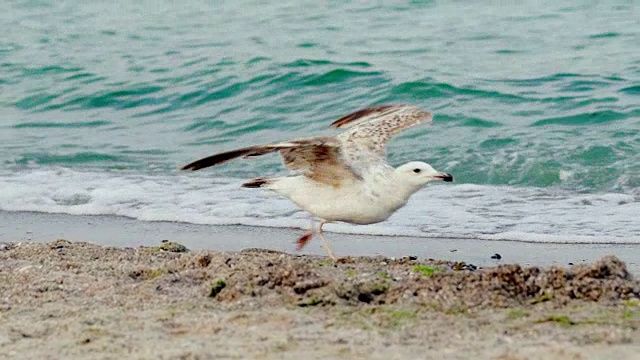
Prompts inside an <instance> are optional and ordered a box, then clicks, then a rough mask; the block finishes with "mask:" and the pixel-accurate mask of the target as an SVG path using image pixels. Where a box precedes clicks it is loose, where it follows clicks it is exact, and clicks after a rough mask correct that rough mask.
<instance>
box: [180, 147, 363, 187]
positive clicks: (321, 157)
mask: <svg viewBox="0 0 640 360" xmlns="http://www.w3.org/2000/svg"><path fill="white" fill-rule="evenodd" d="M273 152H279V153H280V155H281V156H282V160H283V163H284V165H285V166H286V167H287V168H288V169H291V170H295V171H299V172H301V173H302V174H303V175H304V176H306V177H308V178H310V179H312V180H314V181H318V182H321V183H325V184H328V185H331V186H340V185H341V184H342V183H343V182H344V181H354V180H360V178H359V176H358V175H357V174H356V173H354V172H353V171H352V170H351V169H350V167H349V166H348V165H347V164H345V162H344V161H343V158H342V155H341V148H340V142H339V141H337V140H336V138H334V137H314V138H308V139H300V140H293V141H287V142H282V143H276V144H269V145H259V146H251V147H247V148H242V149H236V150H231V151H227V152H223V153H219V154H214V155H211V156H208V157H205V158H202V159H199V160H196V161H194V162H192V163H189V164H187V165H185V166H183V167H182V168H180V170H192V171H196V170H200V169H204V168H207V167H210V166H215V165H220V164H223V163H225V162H227V161H230V160H233V159H237V158H247V157H252V156H260V155H265V154H269V153H273Z"/></svg>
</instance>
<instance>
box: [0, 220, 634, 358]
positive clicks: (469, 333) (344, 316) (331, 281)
mask: <svg viewBox="0 0 640 360" xmlns="http://www.w3.org/2000/svg"><path fill="white" fill-rule="evenodd" d="M5 215H6V214H5ZM11 216H18V215H15V214H13V215H11ZM19 216H22V217H23V221H22V222H20V221H14V222H13V223H11V224H9V223H5V225H6V226H5V227H4V228H3V231H4V233H3V234H2V239H1V240H0V241H2V242H3V243H2V244H1V245H0V275H1V276H0V292H1V293H2V298H1V300H0V348H1V349H2V352H0V358H6V359H86V358H95V359H111V358H128V359H210V358H237V359H240V358H256V359H257V358H260V359H287V358H291V359H293V358H302V357H304V358H353V359H358V358H361V359H422V358H430V359H468V358H475V359H636V358H637V354H638V351H640V342H639V341H640V301H639V300H638V299H639V298H640V282H638V281H637V280H635V278H634V276H633V273H632V272H630V271H629V267H628V264H626V263H625V262H624V261H623V260H621V259H620V258H618V257H616V256H611V254H606V253H605V252H606V251H603V254H602V256H600V258H598V259H585V261H584V263H580V264H578V263H576V264H575V265H567V264H561V265H550V264H536V261H537V260H536V259H538V258H537V257H535V256H533V253H530V254H529V256H530V258H529V261H528V262H530V263H534V265H524V264H520V265H518V264H516V262H515V261H509V260H508V258H509V257H510V256H511V255H510V253H509V252H508V251H506V250H505V249H502V250H501V251H503V256H504V257H507V260H501V261H499V262H496V260H495V259H490V258H489V259H488V260H487V261H485V262H484V263H476V264H474V263H472V262H469V261H460V260H448V259H446V260H434V259H436V258H437V257H433V259H429V258H427V257H422V256H417V255H410V254H407V256H388V257H387V256H379V255H378V256H375V255H373V256H352V255H349V254H344V252H346V251H345V249H344V248H343V249H341V250H342V251H343V253H342V254H341V255H342V256H343V258H342V259H341V260H340V261H339V262H338V263H333V262H332V261H330V260H328V259H327V258H326V257H325V256H318V255H314V254H292V253H285V252H281V251H277V250H266V249H257V247H258V246H254V247H253V248H250V246H244V245H240V246H242V247H244V249H243V250H226V249H224V250H212V249H193V248H192V249H191V250H190V251H189V250H188V249H187V247H188V246H186V247H185V246H184V245H185V244H186V243H185V242H182V241H181V242H179V243H177V242H171V241H170V242H164V243H163V242H161V241H160V240H156V241H155V243H154V244H150V242H151V240H150V239H141V240H140V241H139V242H141V243H138V244H136V243H135V242H131V243H129V244H127V245H122V244H111V245H107V244H98V242H99V241H96V238H98V236H97V233H96V236H94V237H93V238H92V239H91V240H92V242H83V241H81V240H79V239H77V238H73V239H71V240H61V239H58V240H56V237H53V234H50V233H47V231H49V232H51V231H53V232H56V231H58V230H60V229H56V228H55V226H53V227H48V226H44V224H43V223H42V222H40V223H39V224H40V225H38V226H34V225H33V224H35V223H37V222H38V220H40V221H41V220H42V218H38V217H37V216H36V215H34V214H28V213H26V214H21V215H19ZM56 216H57V215H56ZM6 218H7V216H5V217H4V219H5V220H6ZM74 218H75V220H76V223H79V222H78V221H77V220H78V217H73V216H69V217H66V216H62V215H61V216H60V217H59V218H56V219H55V220H58V221H57V222H52V223H51V224H52V225H53V224H64V223H65V222H64V221H60V220H61V219H68V220H70V219H74ZM25 219H31V221H32V225H27V222H25V221H24V220H25ZM50 219H51V218H50ZM83 219H84V218H83ZM14 220H15V219H14ZM111 220H113V219H111ZM111 220H110V221H111ZM92 221H93V224H94V226H95V224H96V223H99V222H100V221H107V219H106V218H103V219H100V218H94V219H93V220H92ZM122 221H123V222H124V223H126V222H127V221H128V220H122ZM11 226H13V227H11ZM25 226H32V229H34V230H33V231H30V234H22V235H21V237H26V236H31V237H32V239H31V240H27V239H24V238H14V241H8V240H7V236H9V235H10V236H17V235H16V233H15V231H17V229H19V228H22V227H25ZM162 226H169V225H160V227H162ZM45 228H46V229H48V230H47V231H44V229H45ZM81 228H82V226H77V227H75V229H81ZM11 229H13V230H11ZM68 229H70V228H68ZM126 229H127V228H126V226H120V230H117V229H116V228H115V227H114V228H113V232H112V233H111V234H104V233H102V234H101V236H103V237H105V238H107V237H108V236H110V237H111V238H112V239H114V240H113V241H114V242H116V241H118V240H117V239H118V236H119V235H120V234H121V233H123V232H126ZM159 230H163V229H159ZM165 230H166V229H165ZM228 230H229V229H226V230H225V231H228ZM67 231H69V230H67ZM78 231H80V230H78ZM194 231H195V230H194ZM213 231H215V230H213ZM9 232H12V233H11V234H9ZM63 232H64V231H63ZM283 232H284V233H291V230H283ZM130 235H132V234H130ZM188 235H189V234H183V237H184V238H189V236H188ZM289 235H291V234H289ZM47 236H49V237H53V238H52V239H50V240H49V241H44V239H43V238H44V237H47ZM254 236H259V234H254ZM246 237H247V236H245V238H246ZM194 238H197V237H192V238H191V239H194ZM98 240H99V239H98ZM193 241H195V240H193ZM282 243H283V244H282V246H283V247H285V246H290V244H289V242H287V241H282ZM336 243H339V242H338V241H336ZM498 244H500V243H498ZM316 245H317V244H316ZM460 245H464V244H460V243H455V242H454V246H457V247H459V248H460V249H459V250H458V251H456V252H453V253H451V252H449V255H450V256H458V255H456V254H458V253H463V254H464V253H465V251H464V249H463V246H460ZM235 246H238V244H236V245H235ZM489 246H491V245H489ZM548 246H551V245H548ZM336 248H337V249H338V248H340V247H339V246H337V247H336ZM612 248H613V247H612ZM369 250H371V249H369ZM493 250H494V249H490V250H488V252H492V251H493ZM185 251H186V252H185ZM398 251H403V250H398ZM610 252H613V253H615V251H610ZM563 256H567V254H564V255H563ZM556 260H558V259H557V258H556ZM554 261H555V260H554Z"/></svg>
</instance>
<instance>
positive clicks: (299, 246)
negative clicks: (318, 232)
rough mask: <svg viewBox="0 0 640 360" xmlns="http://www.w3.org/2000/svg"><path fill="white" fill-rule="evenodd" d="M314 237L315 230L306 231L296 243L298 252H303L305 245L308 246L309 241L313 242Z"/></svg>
mask: <svg viewBox="0 0 640 360" xmlns="http://www.w3.org/2000/svg"><path fill="white" fill-rule="evenodd" d="M312 237H313V230H311V229H309V230H307V231H305V233H304V234H302V236H300V238H299V239H298V241H296V250H298V251H300V250H302V248H303V247H304V246H305V245H307V243H308V242H309V240H311V238H312Z"/></svg>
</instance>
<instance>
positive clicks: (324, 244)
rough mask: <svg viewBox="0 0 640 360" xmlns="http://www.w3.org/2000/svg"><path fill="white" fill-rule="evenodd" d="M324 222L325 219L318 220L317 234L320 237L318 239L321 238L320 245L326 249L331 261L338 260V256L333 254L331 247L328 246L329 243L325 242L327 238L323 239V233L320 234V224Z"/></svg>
mask: <svg viewBox="0 0 640 360" xmlns="http://www.w3.org/2000/svg"><path fill="white" fill-rule="evenodd" d="M326 223H327V222H326V221H321V222H320V226H318V236H319V237H320V239H322V246H323V247H324V248H325V249H326V250H327V253H329V257H330V258H331V259H332V260H333V261H338V258H337V257H336V256H335V255H333V251H331V248H330V247H329V243H328V242H327V239H325V238H324V235H323V234H322V225H324V224H326Z"/></svg>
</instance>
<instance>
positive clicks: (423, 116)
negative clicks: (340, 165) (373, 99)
mask: <svg viewBox="0 0 640 360" xmlns="http://www.w3.org/2000/svg"><path fill="white" fill-rule="evenodd" d="M431 120H432V116H431V113H430V112H427V111H424V110H423V109H421V108H419V107H416V106H413V105H381V106H373V107H368V108H364V109H361V110H358V111H356V112H354V113H351V114H349V115H345V116H343V117H341V118H340V119H338V120H336V121H334V122H333V123H332V124H331V127H334V128H348V130H346V131H345V132H343V133H342V134H340V135H338V136H337V138H338V139H339V140H342V141H343V142H344V144H345V146H353V147H355V148H358V149H359V151H366V150H369V151H371V152H374V153H376V154H377V155H379V156H384V149H385V143H386V142H387V141H388V140H389V139H390V138H391V137H392V136H394V135H395V134H397V133H399V132H400V131H402V130H404V129H408V128H410V127H412V126H415V125H418V124H421V123H425V122H431Z"/></svg>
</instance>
